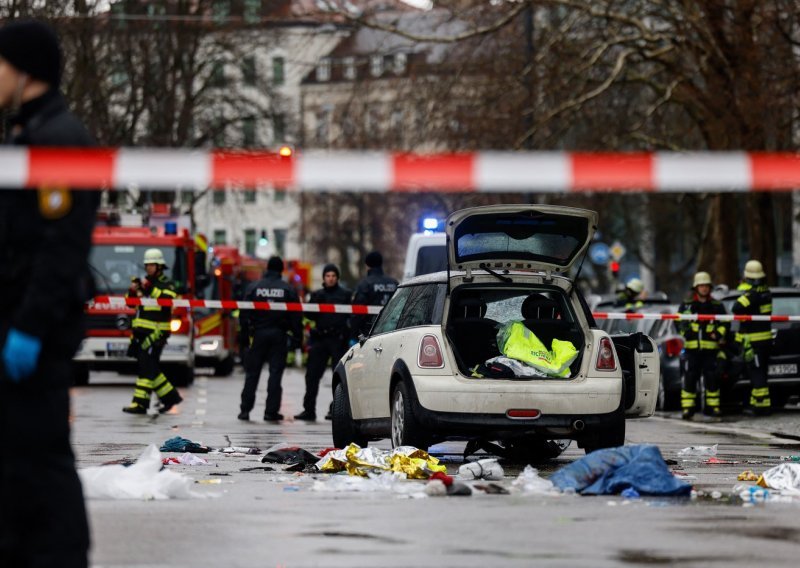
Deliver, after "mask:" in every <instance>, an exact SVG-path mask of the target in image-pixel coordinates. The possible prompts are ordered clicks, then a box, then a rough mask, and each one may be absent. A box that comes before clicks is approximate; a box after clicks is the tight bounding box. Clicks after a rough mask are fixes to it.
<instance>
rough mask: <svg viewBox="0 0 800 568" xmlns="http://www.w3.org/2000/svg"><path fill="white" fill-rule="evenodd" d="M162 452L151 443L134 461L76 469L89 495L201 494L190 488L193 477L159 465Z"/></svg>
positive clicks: (162, 496)
mask: <svg viewBox="0 0 800 568" xmlns="http://www.w3.org/2000/svg"><path fill="white" fill-rule="evenodd" d="M161 466H162V463H161V452H159V451H158V448H157V447H156V446H155V445H154V444H151V445H149V446H147V448H146V449H145V450H144V452H142V454H141V455H140V456H139V459H138V460H137V461H136V463H135V464H133V465H131V466H128V467H125V466H123V465H103V466H98V467H87V468H84V469H81V470H78V474H79V475H80V478H81V482H82V484H83V493H84V495H85V496H86V498H88V499H142V500H151V499H189V498H191V497H203V496H204V495H203V494H199V493H195V492H194V491H192V490H191V486H192V483H193V482H192V479H191V478H189V477H187V476H186V475H183V474H181V473H177V472H174V471H170V470H169V469H163V470H162V469H161Z"/></svg>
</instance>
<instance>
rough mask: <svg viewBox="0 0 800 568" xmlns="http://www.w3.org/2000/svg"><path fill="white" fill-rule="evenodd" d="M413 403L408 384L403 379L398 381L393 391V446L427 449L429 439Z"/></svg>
mask: <svg viewBox="0 0 800 568" xmlns="http://www.w3.org/2000/svg"><path fill="white" fill-rule="evenodd" d="M412 403H413V400H412V398H411V395H410V393H409V389H408V386H407V385H406V384H405V383H404V382H402V381H401V382H399V383H397V385H396V386H395V387H394V391H393V392H392V407H391V424H392V447H393V448H397V447H400V446H414V447H416V448H419V449H420V450H426V451H427V449H428V440H427V437H426V436H425V435H424V434H423V432H422V429H421V428H420V425H419V424H418V423H417V419H416V417H415V416H414V409H413V408H412Z"/></svg>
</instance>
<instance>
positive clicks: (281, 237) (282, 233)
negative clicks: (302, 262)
mask: <svg viewBox="0 0 800 568" xmlns="http://www.w3.org/2000/svg"><path fill="white" fill-rule="evenodd" d="M286 233H287V230H286V229H275V231H274V234H275V250H276V251H277V252H278V255H279V256H286V250H285V249H286Z"/></svg>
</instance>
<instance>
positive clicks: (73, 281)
mask: <svg viewBox="0 0 800 568" xmlns="http://www.w3.org/2000/svg"><path fill="white" fill-rule="evenodd" d="M15 127H16V128H15ZM20 128H21V130H20ZM7 130H8V132H9V135H8V136H7V140H6V144H8V145H16V146H93V145H94V141H93V140H92V137H91V136H90V135H89V133H88V132H87V131H86V129H85V128H84V127H83V125H82V124H81V123H80V121H79V120H78V119H77V118H76V117H75V116H73V115H72V114H71V113H70V112H69V111H68V110H67V106H66V104H65V102H64V99H63V98H62V96H61V94H60V93H58V92H57V91H49V92H47V93H46V94H44V95H43V96H41V97H39V98H37V99H34V100H32V101H28V102H27V103H25V104H24V105H22V108H21V109H20V112H19V114H18V115H17V116H16V117H15V118H14V119H12V121H11V124H10V125H9V127H8V128H7ZM98 202H99V192H97V191H85V190H80V191H71V190H70V189H69V188H67V187H64V186H60V187H59V186H52V187H40V188H37V189H25V190H10V189H2V190H0V344H2V343H4V342H5V335H6V333H7V332H8V328H9V327H11V326H13V327H15V328H17V329H19V330H20V331H23V332H25V333H28V334H31V335H34V336H36V337H39V338H40V339H41V340H42V354H41V356H40V357H42V358H46V357H63V358H71V357H72V355H73V354H74V352H75V350H76V349H77V347H78V345H79V344H80V341H81V339H82V338H83V331H84V330H83V310H84V303H85V302H86V300H88V299H89V298H90V297H91V296H92V294H93V293H94V286H93V280H92V277H91V273H90V271H89V267H88V261H87V258H88V256H89V251H90V249H91V239H92V228H93V226H94V221H95V214H96V210H97V205H98Z"/></svg>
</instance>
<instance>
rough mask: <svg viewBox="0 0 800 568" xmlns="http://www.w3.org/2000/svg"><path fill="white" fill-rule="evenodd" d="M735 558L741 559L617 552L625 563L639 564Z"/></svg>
mask: <svg viewBox="0 0 800 568" xmlns="http://www.w3.org/2000/svg"><path fill="white" fill-rule="evenodd" d="M734 559H736V560H739V559H738V558H734V557H727V558H726V557H724V556H666V555H662V554H657V553H654V552H651V551H648V550H620V551H619V553H618V554H617V560H618V561H620V562H622V563H623V564H637V565H641V564H652V565H670V566H680V565H683V564H695V563H698V564H704V563H707V562H708V563H711V562H717V563H719V562H730V561H731V560H734Z"/></svg>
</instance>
